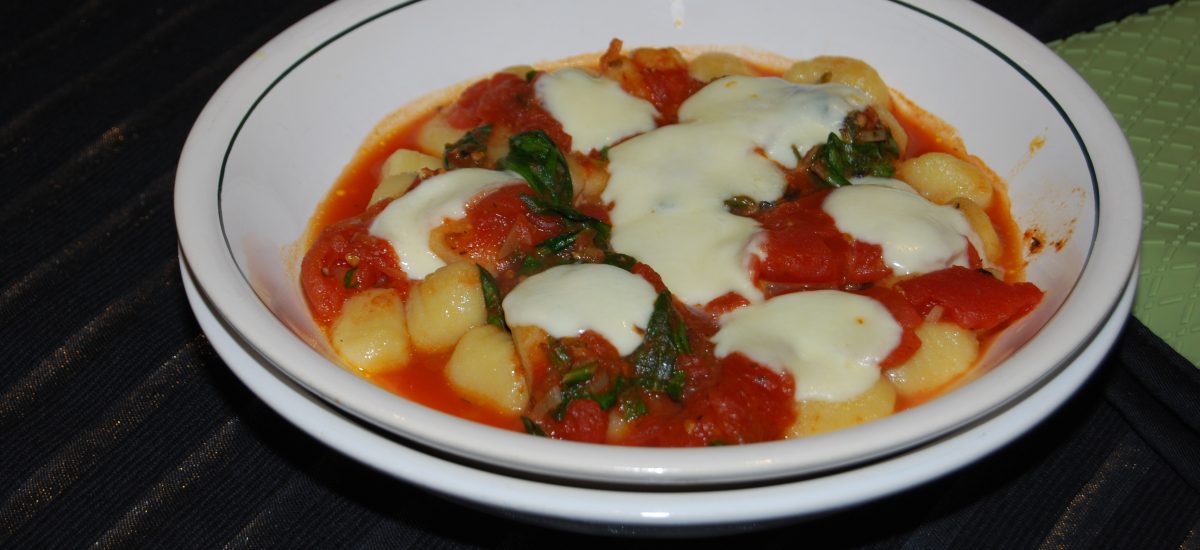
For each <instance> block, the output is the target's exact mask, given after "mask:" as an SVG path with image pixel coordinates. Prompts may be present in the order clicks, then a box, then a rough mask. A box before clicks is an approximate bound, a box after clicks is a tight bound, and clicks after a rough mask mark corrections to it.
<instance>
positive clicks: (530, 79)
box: [525, 69, 538, 82]
mask: <svg viewBox="0 0 1200 550" xmlns="http://www.w3.org/2000/svg"><path fill="white" fill-rule="evenodd" d="M537 74H538V72H537V71H536V70H534V69H530V70H529V71H526V72H525V82H533V78H534V77H535V76H537Z"/></svg>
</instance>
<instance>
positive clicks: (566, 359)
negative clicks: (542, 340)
mask: <svg viewBox="0 0 1200 550" xmlns="http://www.w3.org/2000/svg"><path fill="white" fill-rule="evenodd" d="M546 355H547V357H548V359H550V364H551V365H554V366H555V367H557V368H558V369H560V370H562V369H568V368H570V367H571V352H569V351H567V347H566V346H564V345H563V344H562V342H560V341H559V340H558V339H557V338H548V339H547V340H546Z"/></svg>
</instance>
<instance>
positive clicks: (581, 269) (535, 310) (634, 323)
mask: <svg viewBox="0 0 1200 550" xmlns="http://www.w3.org/2000/svg"><path fill="white" fill-rule="evenodd" d="M656 297H657V293H656V292H655V291H654V287H653V286H650V283H648V282H646V280H645V279H643V278H641V277H639V276H637V275H634V274H633V273H630V272H628V271H625V270H624V269H621V268H619V267H615V266H611V265H607V264H577V265H560V266H556V267H552V268H550V269H547V270H546V271H543V272H541V273H538V274H537V275H534V276H532V277H530V278H528V279H525V280H524V281H522V282H521V284H519V285H517V286H516V288H514V289H513V290H512V291H511V292H509V293H508V296H505V297H504V303H503V307H504V317H505V320H506V321H507V322H508V324H509V325H510V326H536V327H540V328H541V329H542V330H544V331H546V332H547V333H549V334H550V336H553V337H555V338H566V337H573V336H579V335H580V334H583V332H584V331H586V330H591V331H594V332H596V333H598V334H600V335H601V336H603V337H604V339H606V340H608V341H609V342H610V343H611V344H612V345H613V346H614V347H616V348H617V351H618V352H620V353H621V355H629V354H630V353H633V351H634V350H635V349H637V347H638V345H640V344H641V343H642V337H643V335H644V334H645V328H646V324H647V322H648V321H649V320H650V315H651V314H652V313H653V312H654V299H655V298H656Z"/></svg>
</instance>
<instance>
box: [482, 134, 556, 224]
mask: <svg viewBox="0 0 1200 550" xmlns="http://www.w3.org/2000/svg"><path fill="white" fill-rule="evenodd" d="M500 167H501V168H504V169H506V170H512V171H513V172H516V173H518V174H520V175H521V177H522V178H525V181H526V182H528V183H529V186H530V187H532V188H533V190H534V191H535V192H536V193H537V194H538V195H539V196H541V197H542V198H544V199H545V200H547V201H548V202H549V203H550V204H551V205H553V206H557V207H564V208H571V199H572V198H573V197H574V194H575V189H574V187H572V186H571V172H570V170H568V169H567V159H566V157H564V156H563V154H562V151H559V150H558V146H556V145H554V141H552V140H551V139H550V136H549V135H547V134H546V132H544V131H542V130H534V131H532V132H523V133H520V134H517V135H515V136H513V137H511V138H509V140H508V156H506V157H504V158H503V159H500ZM572 209H573V208H572Z"/></svg>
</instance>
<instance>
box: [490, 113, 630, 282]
mask: <svg viewBox="0 0 1200 550" xmlns="http://www.w3.org/2000/svg"><path fill="white" fill-rule="evenodd" d="M499 165H500V167H501V168H505V169H507V170H511V171H513V172H516V173H517V174H520V175H521V177H522V178H523V179H524V180H525V182H526V183H528V184H529V187H530V188H531V189H533V191H534V194H532V195H529V194H524V195H521V202H522V203H524V204H525V207H526V208H528V209H529V211H530V212H532V213H534V214H539V215H546V216H557V217H560V218H562V219H563V220H564V222H565V223H564V225H565V226H566V228H565V229H566V231H565V232H564V233H562V234H560V235H557V236H554V237H551V238H549V239H546V240H545V241H542V242H540V243H538V244H537V245H536V247H535V249H534V251H533V252H532V253H530V254H527V255H525V257H524V258H521V259H520V264H519V265H520V268H519V269H520V274H521V275H533V274H535V273H538V272H541V271H544V270H546V269H549V268H551V267H554V266H556V265H562V264H568V263H585V262H603V263H607V264H610V265H615V266H617V267H620V268H622V269H626V270H630V269H633V265H634V264H636V263H637V260H635V259H633V258H632V257H630V256H627V255H625V254H618V253H616V252H614V251H613V250H612V247H611V244H610V241H611V239H612V226H610V225H608V224H607V223H604V222H603V221H600V220H599V219H596V218H593V217H591V216H588V215H586V214H584V213H582V212H580V211H579V210H577V209H576V208H575V206H574V204H573V199H574V187H573V184H572V183H571V171H570V169H569V168H568V167H567V160H566V157H565V156H563V153H562V152H561V151H559V150H558V147H557V146H556V145H555V144H554V142H553V141H551V140H550V136H548V135H547V134H546V132H543V131H541V130H534V131H531V132H524V133H521V134H517V135H515V136H513V137H512V138H511V139H509V152H508V155H507V156H506V157H504V158H503V159H501V160H500V162H499ZM585 232H587V234H588V235H589V236H590V237H591V238H590V239H580V237H581V236H582V235H583V234H584V233H585ZM585 248H587V249H588V250H584V249H585ZM597 249H599V250H597Z"/></svg>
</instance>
